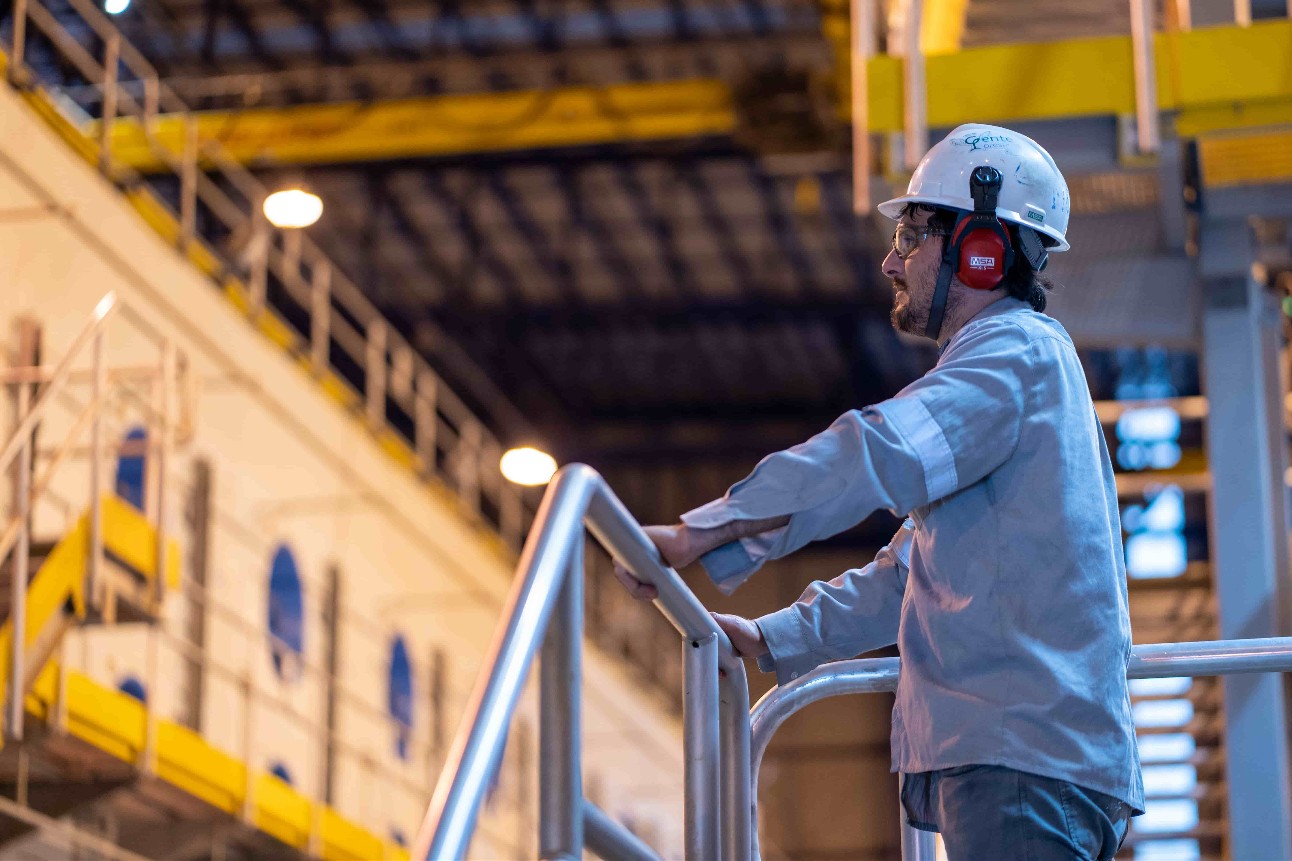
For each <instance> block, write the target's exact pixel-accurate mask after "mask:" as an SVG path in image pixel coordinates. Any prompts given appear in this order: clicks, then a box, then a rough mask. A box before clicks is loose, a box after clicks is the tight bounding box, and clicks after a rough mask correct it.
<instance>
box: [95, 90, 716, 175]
mask: <svg viewBox="0 0 1292 861" xmlns="http://www.w3.org/2000/svg"><path fill="white" fill-rule="evenodd" d="M196 116H197V126H198V138H199V140H201V141H203V142H205V141H210V140H218V141H220V142H221V143H222V144H223V145H224V146H225V148H226V149H227V150H228V151H229V153H230V154H231V156H232V157H233V158H234V159H236V160H238V161H242V162H246V163H256V162H267V163H291V164H310V163H313V164H317V163H325V162H345V161H370V160H371V161H375V160H382V159H394V158H404V157H412V156H422V157H425V156H439V155H455V154H459V153H463V152H490V151H500V150H525V149H542V148H551V147H565V146H582V145H589V144H599V143H612V142H620V141H647V140H665V139H671V138H686V137H695V136H699V135H720V134H730V133H731V131H732V130H733V129H734V128H735V114H734V112H733V110H732V105H731V91H730V89H729V88H728V87H727V85H726V84H724V83H723V82H721V81H712V80H693V81H681V82H673V83H660V84H623V85H618V86H610V87H571V88H567V89H559V90H550V91H530V92H519V93H498V94H482V95H461V96H429V97H425V98H415V99H401V100H397V101H386V102H376V103H361V102H349V103H338V104H326V105H305V106H299V107H290V108H281V109H258V110H257V109H253V110H246V111H238V112H232V113H224V112H210V113H199V114H197V115H196ZM182 133H183V121H182V119H180V118H177V117H161V118H159V119H158V121H157V124H156V128H155V131H154V135H153V136H154V139H155V140H156V141H157V142H158V143H159V144H160V145H162V146H164V147H166V148H167V149H169V150H171V151H176V152H177V151H179V149H180V143H181V140H182ZM112 152H113V155H114V156H115V157H116V158H119V159H121V160H123V161H124V162H125V163H127V164H129V165H130V166H132V167H135V168H136V169H139V170H145V171H148V170H160V169H162V167H163V165H162V161H161V160H160V159H159V158H158V157H157V155H156V153H155V152H154V151H153V149H152V147H151V146H150V145H149V143H148V141H147V140H146V138H145V136H144V133H143V129H142V127H141V125H140V124H139V123H138V122H136V121H134V120H121V121H119V122H117V124H116V125H115V127H114V128H113V133H112Z"/></svg>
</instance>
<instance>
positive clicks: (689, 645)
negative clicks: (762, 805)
mask: <svg viewBox="0 0 1292 861" xmlns="http://www.w3.org/2000/svg"><path fill="white" fill-rule="evenodd" d="M682 650H683V653H684V655H685V658H684V660H685V663H686V696H685V698H684V700H683V703H682V720H683V723H684V728H683V737H682V753H683V757H684V758H685V761H686V765H685V770H686V775H685V787H686V810H685V820H686V821H685V828H686V861H711V859H714V858H721V857H722V851H721V846H720V834H719V830H718V824H719V818H720V814H719V808H720V800H719V797H718V796H719V793H720V789H721V775H722V770H721V767H720V766H721V762H720V756H719V750H720V746H719V745H720V743H719V739H718V638H717V637H716V636H709V637H706V638H705V639H703V640H697V639H686V640H683V641H682Z"/></svg>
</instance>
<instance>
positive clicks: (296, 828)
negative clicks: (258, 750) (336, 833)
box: [252, 774, 313, 846]
mask: <svg viewBox="0 0 1292 861" xmlns="http://www.w3.org/2000/svg"><path fill="white" fill-rule="evenodd" d="M253 791H254V793H255V794H254V796H253V797H254V798H255V799H256V810H255V813H254V814H253V816H252V824H253V825H255V826H256V827H257V828H259V829H260V830H261V831H263V832H265V833H266V834H270V835H273V836H274V837H276V838H278V839H279V840H281V841H282V842H283V843H286V844H287V845H288V846H305V845H308V844H309V839H310V821H311V820H310V817H311V815H312V813H313V809H312V808H313V805H311V804H310V801H309V799H308V798H306V797H305V796H304V795H301V794H300V793H299V792H297V791H296V790H295V789H292V787H291V786H289V785H288V784H287V783H285V782H284V781H282V780H280V779H278V778H277V777H275V776H274V775H272V774H262V775H258V776H257V778H256V787H255V789H254V790H253Z"/></svg>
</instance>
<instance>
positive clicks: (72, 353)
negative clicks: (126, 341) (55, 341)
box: [0, 293, 121, 472]
mask: <svg viewBox="0 0 1292 861" xmlns="http://www.w3.org/2000/svg"><path fill="white" fill-rule="evenodd" d="M120 307H121V304H120V301H119V300H118V299H117V294H116V293H108V294H107V295H106V296H104V297H103V298H102V299H100V300H99V304H98V305H95V306H94V313H93V315H91V317H90V320H89V322H87V323H86V324H85V326H84V328H82V329H81V331H80V332H79V333H78V334H77V336H76V339H75V340H74V341H72V346H71V347H69V348H68V350H67V353H66V354H65V355H64V356H63V358H62V361H60V362H59V363H58V365H57V366H55V368H54V370H53V372H52V373H50V375H49V378H48V380H47V381H46V382H45V384H44V389H43V391H42V392H41V395H40V397H38V398H37V399H36V402H35V403H34V404H32V405H31V409H30V410H28V411H27V414H26V415H25V416H23V417H22V419H21V420H20V421H19V422H18V426H17V427H16V428H14V432H13V434H12V435H11V436H10V437H9V442H8V443H6V444H5V447H4V451H3V452H0V472H4V471H5V470H7V469H8V468H9V467H10V465H12V464H13V459H14V458H15V457H17V455H18V452H19V451H21V450H22V449H23V447H24V445H25V443H26V441H27V440H28V439H29V438H30V437H31V433H32V431H34V430H35V429H36V425H38V424H40V421H41V419H43V418H44V417H45V413H46V412H48V411H49V406H50V404H52V403H53V402H54V398H55V397H56V396H57V395H58V393H59V392H60V391H62V389H63V387H64V386H65V385H66V384H67V381H68V378H69V377H70V376H71V373H72V363H73V362H75V361H76V360H77V359H78V358H79V357H80V355H81V351H82V350H84V349H85V348H86V347H87V346H89V345H90V344H91V343H93V341H94V338H95V336H96V335H98V334H99V333H100V332H102V331H103V327H104V326H105V325H106V324H107V322H108V320H110V319H111V318H112V316H113V315H114V314H116V313H117V310H118V309H119V308H120Z"/></svg>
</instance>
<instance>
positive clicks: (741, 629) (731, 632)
mask: <svg viewBox="0 0 1292 861" xmlns="http://www.w3.org/2000/svg"><path fill="white" fill-rule="evenodd" d="M709 615H710V616H712V617H713V621H714V622H716V623H717V625H718V627H719V628H721V629H722V633H724V634H726V635H727V636H728V637H729V638H730V639H731V645H733V646H735V648H736V655H737V656H738V657H741V658H757V657H761V656H762V655H765V654H767V653H768V652H769V651H770V649H768V648H767V641H766V640H764V639H763V632H762V631H760V630H759V629H758V625H757V623H755V622H754V621H753V620H752V619H746V618H745V617H743V616H729V615H727V614H725V613H710V614H709Z"/></svg>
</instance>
